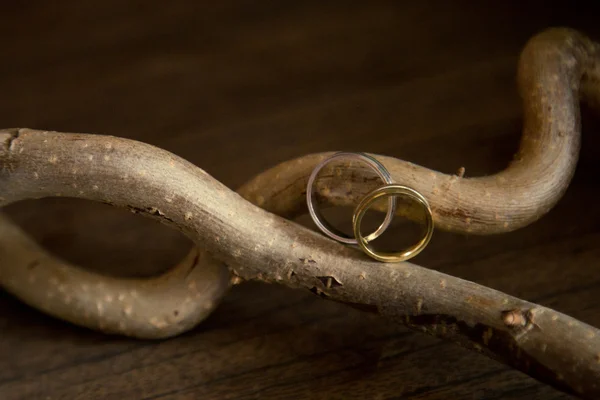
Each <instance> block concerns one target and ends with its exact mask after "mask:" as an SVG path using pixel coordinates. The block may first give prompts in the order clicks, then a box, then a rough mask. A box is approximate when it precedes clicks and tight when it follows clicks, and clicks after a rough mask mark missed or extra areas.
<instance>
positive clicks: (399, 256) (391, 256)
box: [352, 184, 433, 262]
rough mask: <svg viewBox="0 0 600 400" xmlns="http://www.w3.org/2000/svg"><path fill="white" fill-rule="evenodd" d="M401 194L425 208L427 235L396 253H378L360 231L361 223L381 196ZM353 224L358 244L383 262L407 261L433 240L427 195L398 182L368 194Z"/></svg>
mask: <svg viewBox="0 0 600 400" xmlns="http://www.w3.org/2000/svg"><path fill="white" fill-rule="evenodd" d="M400 195H405V196H408V197H410V198H412V199H413V200H416V201H417V202H419V203H420V204H421V205H422V206H423V207H424V208H425V224H426V229H427V231H426V233H425V236H424V237H423V238H422V239H421V240H420V241H419V242H418V243H417V244H415V245H414V246H412V247H410V248H409V249H407V250H404V251H400V252H394V253H383V252H381V253H378V252H376V251H375V250H373V249H371V248H370V247H369V240H368V239H367V238H365V237H363V235H362V234H361V233H360V224H361V222H362V219H363V217H364V216H365V214H366V212H367V211H368V210H369V208H371V206H372V205H373V203H375V202H376V201H377V200H378V199H379V198H381V197H389V196H400ZM352 224H353V228H354V236H355V238H356V240H357V242H358V245H359V246H360V247H361V248H362V249H363V251H364V252H365V253H367V254H368V255H369V256H370V257H372V258H374V259H376V260H378V261H382V262H400V261H406V260H408V259H410V258H412V257H414V256H416V255H417V254H419V253H420V252H421V251H422V250H423V249H424V248H425V247H426V246H427V244H428V243H429V241H430V240H431V236H432V235H433V215H432V213H431V208H430V207H429V203H428V202H427V200H426V199H425V197H423V195H422V194H421V193H419V192H417V191H416V190H414V189H411V188H409V187H406V186H402V185H396V184H391V185H385V186H381V187H379V188H377V189H375V190H373V191H372V192H370V193H369V194H367V195H366V196H365V197H364V198H363V199H362V200H361V201H360V203H358V205H357V206H356V209H355V211H354V215H353V216H352Z"/></svg>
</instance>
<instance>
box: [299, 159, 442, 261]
mask: <svg viewBox="0 0 600 400" xmlns="http://www.w3.org/2000/svg"><path fill="white" fill-rule="evenodd" d="M343 159H346V160H347V159H355V160H359V161H361V162H363V163H365V164H366V165H367V166H369V167H370V168H371V169H373V170H374V171H375V172H376V173H377V175H378V176H379V178H380V179H381V180H382V181H383V183H384V184H383V186H380V187H378V188H377V189H375V190H372V191H371V192H369V193H368V194H367V195H366V196H365V197H364V198H363V199H362V200H361V201H360V202H359V203H358V205H357V206H356V208H355V210H354V214H353V216H352V228H353V232H354V237H349V236H347V235H345V234H344V233H343V232H341V231H340V230H338V229H336V228H334V227H333V226H331V225H330V224H329V223H328V222H327V221H326V220H325V218H323V216H322V215H321V213H320V212H319V210H318V208H316V207H315V203H316V198H315V192H314V190H313V186H314V182H315V180H316V178H317V175H318V174H319V172H320V171H321V170H322V169H323V167H325V165H327V164H329V163H330V162H332V161H334V160H343ZM397 196H407V197H409V198H410V199H412V200H414V201H416V202H417V203H419V204H420V205H421V206H423V208H424V209H425V225H426V229H425V234H424V236H423V237H422V238H421V239H420V240H419V242H418V243H416V244H415V245H413V246H411V247H410V248H408V249H406V250H403V251H399V252H378V251H375V250H374V249H373V248H372V247H371V246H370V245H369V242H372V241H373V240H375V239H377V238H378V237H379V236H381V235H382V234H383V232H385V230H386V229H387V228H388V227H389V226H390V224H391V223H392V220H393V218H394V216H395V214H396V197H397ZM386 197H387V198H388V210H387V214H386V216H385V219H384V220H383V222H382V223H381V225H380V226H379V227H378V228H377V229H376V230H375V232H373V233H371V234H370V235H367V236H363V234H362V233H361V223H362V220H363V217H364V216H365V214H366V212H367V211H368V210H369V209H370V208H371V207H372V206H373V204H374V203H375V202H376V201H377V200H380V199H382V198H386ZM306 202H307V204H308V211H309V213H310V216H311V217H312V219H313V221H314V222H315V224H316V225H317V227H318V228H319V229H320V230H321V231H322V232H323V233H325V234H326V235H327V236H329V237H330V238H332V239H334V240H337V241H338V242H341V243H346V244H350V245H358V246H359V247H360V248H361V249H362V250H363V251H364V252H365V253H367V254H368V255H369V256H370V257H372V258H374V259H375V260H378V261H382V262H401V261H406V260H408V259H410V258H412V257H414V256H416V255H417V254H419V253H420V252H421V251H422V250H423V249H424V248H425V247H426V246H427V244H428V243H429V241H430V240H431V236H432V235H433V216H432V213H431V208H430V207H429V203H428V202H427V200H426V199H425V197H423V195H421V194H420V193H419V192H417V191H416V190H414V189H411V188H409V187H407V186H403V185H399V184H396V183H394V181H393V179H392V177H391V175H390V173H389V172H388V170H387V169H386V168H385V167H384V166H383V164H381V163H380V162H379V161H377V160H376V159H375V158H373V157H371V156H369V155H367V154H364V153H350V152H339V153H335V154H333V155H332V156H330V157H328V158H326V159H324V160H323V161H321V162H320V163H319V164H318V165H317V166H316V167H315V169H314V170H313V172H312V174H311V175H310V177H309V179H308V186H307V188H306Z"/></svg>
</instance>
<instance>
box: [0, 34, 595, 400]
mask: <svg viewBox="0 0 600 400" xmlns="http://www.w3.org/2000/svg"><path fill="white" fill-rule="evenodd" d="M594 57H597V49H596V46H595V45H594V44H592V43H590V42H589V41H588V40H587V39H586V38H584V37H583V36H581V35H579V34H577V33H575V32H572V31H568V30H551V31H548V32H546V33H543V34H541V35H539V36H537V37H535V38H534V39H532V41H531V42H530V43H529V44H528V46H527V47H526V48H525V50H524V52H523V56H522V58H521V63H520V70H519V71H520V72H519V77H520V78H519V84H520V88H521V91H522V94H523V97H524V101H525V129H524V134H523V139H522V142H521V147H520V152H519V155H518V156H517V158H516V159H515V161H514V162H513V163H512V164H511V165H510V166H509V167H508V168H507V169H506V170H505V171H502V172H500V173H499V174H497V175H494V176H491V177H481V178H471V179H462V178H458V177H453V176H449V175H444V174H442V173H439V172H435V171H430V170H427V169H424V168H422V167H419V166H416V165H413V164H410V163H406V162H403V161H400V160H395V159H392V158H388V157H378V158H379V159H380V160H381V161H383V162H384V164H386V166H387V167H388V168H389V169H390V171H391V172H392V175H393V176H394V178H395V179H396V180H397V181H399V182H402V183H406V184H409V185H411V186H413V187H415V188H416V189H418V190H419V191H421V192H423V193H424V194H425V195H426V196H427V197H428V199H429V200H430V202H431V203H432V206H433V208H434V210H435V218H436V224H437V226H438V227H441V228H442V229H448V230H454V231H462V232H472V233H496V232H504V231H509V230H511V229H516V228H518V227H521V226H524V225H526V224H528V223H531V222H533V221H535V220H536V219H537V218H539V217H540V216H541V215H543V214H544V213H545V212H547V211H548V210H549V209H550V207H552V205H553V204H555V203H556V201H558V199H559V198H560V197H561V195H562V194H563V192H564V191H565V190H566V188H567V186H568V184H569V181H570V179H571V177H572V174H573V170H574V166H575V163H576V160H577V152H578V150H579V112H578V91H579V83H580V80H581V77H582V75H583V74H584V73H585V71H587V70H588V69H590V68H592V67H593V59H594ZM591 86H592V85H591V84H589V87H591ZM586 87H588V86H586ZM597 92H600V90H599V91H597ZM0 143H3V144H4V146H3V147H2V148H0V166H1V168H2V170H1V172H0V196H2V198H0V206H1V205H6V204H9V203H12V202H16V201H20V200H23V199H28V198H41V197H46V196H68V197H76V198H83V199H88V200H93V201H99V202H104V203H108V204H112V205H114V206H118V207H125V208H129V209H130V210H132V211H134V212H137V213H140V214H143V215H145V216H148V217H151V218H155V219H158V220H160V221H161V222H163V223H165V224H167V225H170V226H173V227H175V228H177V229H179V230H180V231H182V232H183V233H185V234H186V235H188V236H189V237H190V238H192V239H193V240H194V241H195V243H197V245H198V246H199V247H200V248H202V249H204V250H205V251H206V252H207V253H208V254H210V257H209V256H208V255H206V256H205V255H204V254H202V256H201V258H200V259H201V260H203V262H202V264H203V265H202V267H203V268H208V270H207V271H210V270H212V272H200V271H204V269H202V268H196V269H194V271H196V270H198V274H203V275H198V279H203V280H204V281H203V282H204V284H205V286H204V292H203V293H205V294H206V296H201V297H200V299H199V301H198V302H197V303H196V302H194V303H193V306H190V307H192V308H194V307H196V308H197V309H201V308H204V309H206V306H207V304H210V307H208V308H212V307H213V306H214V304H216V302H218V300H219V299H220V297H221V296H222V295H223V294H224V293H225V291H226V289H227V286H228V280H227V279H225V278H223V277H224V276H225V275H224V274H223V269H221V270H219V268H220V267H219V266H218V263H217V262H216V261H215V260H220V261H222V262H224V263H226V264H227V267H228V268H229V269H230V270H231V271H232V272H233V273H234V275H235V276H237V277H241V278H243V279H258V280H263V281H267V282H276V283H281V284H285V285H287V286H290V287H296V288H303V289H309V290H311V292H313V293H316V294H319V295H321V296H323V297H326V298H328V299H331V300H335V301H340V302H343V303H346V304H349V305H353V306H357V307H360V308H362V309H366V310H370V311H373V312H376V313H378V314H380V315H382V316H385V317H388V318H390V319H392V320H394V321H397V322H400V323H404V324H406V325H408V326H410V327H412V328H415V329H422V330H423V331H425V332H427V333H429V334H432V335H435V336H438V337H441V338H445V339H449V340H452V341H455V342H457V343H459V344H461V345H463V346H465V347H467V348H469V349H472V350H475V351H479V352H482V353H484V354H486V355H488V356H490V357H492V358H494V359H497V360H499V361H501V362H504V363H506V364H508V365H511V366H512V367H514V368H517V369H519V370H521V371H523V372H525V373H527V374H529V375H531V376H533V377H535V378H537V379H539V380H541V381H544V382H547V383H549V384H551V385H553V386H555V387H557V388H559V389H561V390H564V391H567V392H570V393H574V394H578V395H580V396H582V397H585V398H597V397H598V396H599V395H600V388H599V387H598V382H599V381H600V354H598V353H599V352H600V350H599V349H600V331H599V330H598V329H596V328H594V327H591V326H589V325H587V324H584V323H582V322H579V321H576V320H575V319H573V318H571V317H569V316H566V315H564V314H561V313H558V312H556V311H554V310H551V309H548V308H545V307H541V306H539V305H536V304H532V303H529V302H526V301H524V300H521V299H517V298H515V297H512V296H508V295H506V294H503V293H501V292H498V291H495V290H493V289H490V288H486V287H484V286H481V285H477V284H475V283H472V282H468V281H464V280H462V279H459V278H456V277H452V276H449V275H446V274H442V273H439V272H437V271H433V270H429V269H426V268H422V267H419V266H417V265H414V264H411V263H400V264H396V265H388V264H381V263H377V262H374V261H372V260H369V259H367V258H366V256H365V255H364V254H362V253H361V252H359V251H358V250H355V249H352V248H348V247H345V246H343V245H341V244H339V243H335V242H332V241H331V240H329V239H327V238H325V237H323V236H322V235H320V234H318V233H316V232H313V231H311V230H309V229H306V228H303V227H301V226H299V225H298V224H295V223H293V222H291V221H289V220H287V219H284V218H283V217H291V216H293V215H297V214H298V213H299V212H301V211H302V209H303V207H304V204H303V202H304V200H303V199H304V198H303V196H302V193H303V192H304V185H305V179H306V178H307V177H308V174H309V173H310V171H311V169H312V166H314V165H315V164H316V162H318V161H319V160H320V159H321V158H322V157H323V155H310V156H307V157H303V158H300V159H297V160H294V161H290V162H288V163H284V164H282V165H280V166H278V167H276V168H274V169H272V170H269V171H267V172H265V173H263V174H261V175H259V176H258V177H256V178H255V179H253V180H252V181H251V182H250V183H248V184H247V185H245V186H244V187H243V188H241V189H240V191H239V194H238V193H235V192H233V191H231V190H230V189H228V188H227V187H225V186H224V185H222V184H221V183H220V182H218V181H216V180H215V179H213V178H212V177H210V176H209V175H208V174H206V173H205V172H204V171H202V170H201V169H199V168H197V167H195V166H194V165H192V164H190V163H188V162H186V161H185V160H182V159H181V158H179V157H177V156H175V155H173V154H171V153H168V152H166V151H164V150H161V149H158V148H156V147H153V146H150V145H147V144H144V143H140V142H135V141H131V140H125V139H121V138H115V137H107V136H99V135H87V134H67V133H57V132H41V131H34V130H27V129H21V130H12V131H4V132H2V133H0ZM350 170H351V171H354V170H355V167H354V166H351V169H350ZM330 172H331V171H330ZM355 172H356V171H355ZM344 173H347V172H344ZM363 176H364V175H362V174H360V173H355V174H349V175H348V181H347V182H348V185H349V188H350V192H351V193H353V194H354V195H355V196H360V195H361V194H362V193H364V192H365V191H366V190H368V189H367V187H368V182H366V181H365V179H364V177H363ZM132 188H133V189H134V190H132ZM320 193H321V195H322V196H323V197H325V198H326V199H328V200H329V202H330V203H331V204H343V203H345V202H348V200H346V199H344V197H343V196H339V193H337V194H336V193H335V192H329V193H328V192H326V191H323V190H321V191H320ZM242 196H243V197H242ZM351 197H352V196H351ZM247 200H250V201H247ZM350 201H352V199H350ZM255 204H256V205H258V206H260V207H262V209H261V208H259V207H257V206H256V205H255ZM276 214H277V215H276ZM0 223H1V224H4V225H5V226H8V223H7V222H6V221H5V220H0ZM2 232H4V233H3V234H0V241H7V243H9V245H3V246H0V257H1V258H0V260H2V264H1V265H0V284H1V285H2V286H4V287H8V288H9V290H11V292H12V293H14V294H15V295H16V296H18V297H20V298H22V299H24V300H25V301H27V302H29V303H30V304H32V305H33V306H34V307H38V308H41V309H43V310H45V311H46V312H49V313H52V314H53V315H56V316H57V317H60V318H64V319H67V320H71V321H73V322H75V323H78V324H81V325H84V326H89V327H92V328H95V329H97V328H98V327H99V326H100V324H104V326H105V327H108V326H110V331H113V332H119V333H124V334H129V335H136V336H138V337H144V336H147V337H164V336H168V335H172V334H174V333H176V332H177V331H178V330H177V329H174V330H171V331H169V329H170V328H169V327H170V326H171V321H170V320H169V321H167V319H166V318H165V319H164V320H162V321H166V324H165V323H161V324H159V325H160V326H157V324H153V323H152V321H150V325H152V326H153V327H154V328H155V329H154V328H148V324H147V323H145V322H139V321H138V323H139V324H138V325H135V324H131V329H129V330H126V329H122V327H121V326H120V322H123V321H125V322H126V325H125V326H129V322H130V321H132V320H133V319H134V318H132V317H131V316H130V315H127V313H124V312H123V308H122V307H117V306H115V307H106V308H104V306H103V307H101V308H100V309H101V310H102V311H101V312H100V309H99V308H98V307H97V301H98V300H101V299H102V298H103V297H104V298H105V296H107V295H109V296H112V297H111V299H112V301H111V302H108V303H109V304H113V302H114V299H115V297H114V296H116V298H117V299H118V298H119V294H120V293H123V290H124V288H125V287H127V288H132V287H138V286H137V285H139V287H143V286H144V283H143V282H139V281H138V282H132V281H128V283H127V285H129V286H126V285H125V284H124V283H123V281H122V280H115V279H113V280H110V281H109V280H106V281H104V282H106V283H107V286H106V287H104V288H103V290H102V291H101V293H100V291H97V292H95V293H92V294H88V292H85V291H83V290H79V291H77V290H76V287H77V285H80V284H81V283H82V282H83V281H84V280H85V279H90V278H89V276H88V277H86V276H84V275H77V274H78V273H76V272H75V270H70V269H65V266H63V267H62V268H61V267H60V266H58V265H57V264H56V261H51V260H50V259H48V260H49V261H48V262H44V263H41V264H39V266H38V271H39V273H40V274H41V275H39V276H40V277H41V278H45V279H40V280H36V281H35V282H36V283H35V284H34V285H32V284H31V283H30V281H29V279H30V277H29V275H27V273H26V272H24V269H26V266H27V265H28V264H27V262H28V261H30V259H28V258H27V256H26V253H25V249H31V243H29V245H26V243H27V240H26V238H24V237H22V236H21V237H20V238H19V239H18V241H16V242H14V243H15V245H10V238H11V237H17V236H18V235H19V234H18V232H16V231H11V229H10V228H4V230H3V231H2ZM19 243H22V244H19ZM33 251H34V252H38V253H39V249H33ZM205 257H206V258H205ZM4 260H9V262H6V263H5V262H4ZM211 265H212V266H211ZM67 268H68V267H67ZM181 268H184V267H181ZM176 271H178V270H176ZM65 273H68V276H66V275H65ZM180 273H181V271H179V272H175V273H174V275H175V276H177V277H178V278H177V279H174V282H175V283H174V284H173V286H172V287H173V289H172V290H173V291H175V292H177V295H178V296H179V297H177V298H178V299H180V300H181V299H182V298H183V299H185V297H182V296H183V295H182V293H184V292H185V293H188V289H189V287H186V286H185V284H184V282H187V281H185V278H182V275H179V274H180ZM61 274H62V275H61ZM59 276H62V278H63V279H66V282H67V283H68V284H69V285H71V286H70V288H73V290H75V291H74V292H73V295H72V296H73V297H72V299H71V301H74V302H75V301H77V302H78V303H77V304H80V305H81V309H82V310H83V312H84V315H85V311H88V312H89V313H90V318H91V319H92V321H89V320H84V319H79V318H81V314H74V312H73V311H72V309H71V308H70V307H67V306H65V298H64V297H61V296H56V295H53V296H48V294H49V293H56V290H57V287H56V283H57V282H59V284H60V283H62V281H60V279H59V278H58V277H59ZM69 279H71V280H70V281H69ZM157 282H163V283H164V280H160V279H159V280H158V281H157ZM124 285H125V286H124ZM133 285H136V286H133ZM151 286H152V284H150V285H148V286H146V287H151ZM168 287H171V286H169V284H165V286H164V288H161V289H157V290H156V291H152V290H148V291H144V292H143V294H144V296H145V297H140V298H139V301H138V303H137V306H138V310H139V312H140V315H142V314H143V315H144V318H142V319H141V320H140V321H142V320H143V321H149V318H150V319H151V318H152V316H155V317H156V315H155V314H154V312H153V311H154V310H153V307H155V306H156V303H155V302H153V301H154V300H152V299H156V298H157V297H158V296H159V295H160V294H161V290H167V289H166V288H168ZM65 289H66V288H65ZM58 291H59V292H60V290H58ZM33 292H36V293H37V294H35V293H33ZM140 293H142V292H140ZM75 296H76V297H75ZM164 298H165V297H161V299H164ZM105 299H106V298H105ZM179 304H180V303H176V304H175V306H177V305H179ZM173 306H174V304H170V305H169V306H168V307H166V308H164V309H163V310H164V312H165V313H166V314H164V315H167V314H168V312H170V311H171V310H172V309H173ZM192 308H190V310H191V309H192ZM190 314H192V312H191V311H190ZM161 315H163V314H161ZM204 315H206V313H198V314H196V316H197V317H195V321H196V322H198V321H199V320H200V319H201V318H202V317H203V316H204ZM156 321H157V320H154V322H156ZM190 324H191V322H190ZM187 326H189V324H188V325H187ZM133 329H137V330H136V331H134V330H133ZM156 330H159V331H160V330H163V332H164V334H157V332H156Z"/></svg>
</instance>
